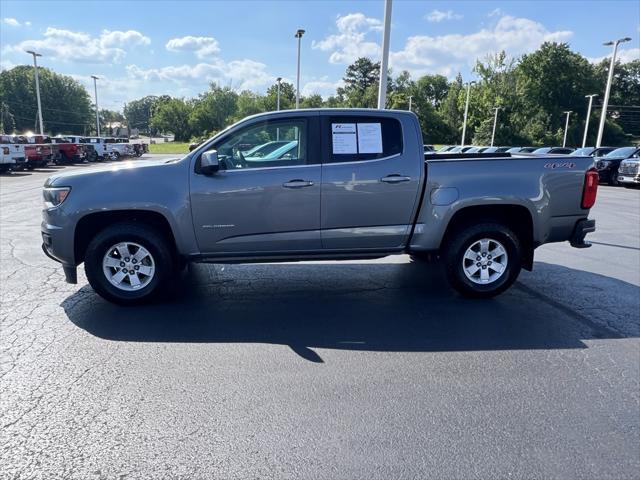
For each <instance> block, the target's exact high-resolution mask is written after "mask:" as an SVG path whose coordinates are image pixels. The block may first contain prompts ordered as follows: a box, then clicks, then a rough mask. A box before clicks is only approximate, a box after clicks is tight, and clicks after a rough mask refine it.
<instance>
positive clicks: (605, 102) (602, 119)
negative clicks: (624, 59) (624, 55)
mask: <svg viewBox="0 0 640 480" xmlns="http://www.w3.org/2000/svg"><path fill="white" fill-rule="evenodd" d="M630 40H631V38H629V37H625V38H620V39H618V40H616V41H613V40H612V41H609V42H606V43H603V45H605V46H610V45H613V55H611V64H610V65H609V77H608V78H607V87H606V88H605V90H604V100H603V102H602V113H601V115H600V126H599V127H598V139H597V140H596V148H598V147H600V144H601V143H602V133H603V132H604V123H605V120H606V119H607V107H608V106H609V94H610V93H611V83H612V82H613V70H614V68H615V66H616V54H617V53H618V45H619V44H621V43H624V42H629V41H630Z"/></svg>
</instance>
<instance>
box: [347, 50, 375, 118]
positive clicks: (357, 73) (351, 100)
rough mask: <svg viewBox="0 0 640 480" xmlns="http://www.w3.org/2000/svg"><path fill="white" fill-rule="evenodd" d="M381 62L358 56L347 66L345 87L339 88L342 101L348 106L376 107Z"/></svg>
mask: <svg viewBox="0 0 640 480" xmlns="http://www.w3.org/2000/svg"><path fill="white" fill-rule="evenodd" d="M379 78H380V62H376V63H374V62H372V61H371V60H370V59H368V58H366V57H360V58H358V59H357V60H356V61H355V62H354V63H352V64H351V65H349V66H348V67H347V70H346V72H345V75H344V78H343V81H344V87H339V88H338V90H337V94H338V98H339V99H340V102H341V103H342V104H343V105H344V106H346V107H352V108H358V107H360V108H375V107H376V106H377V104H378V80H379Z"/></svg>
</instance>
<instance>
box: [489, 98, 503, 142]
mask: <svg viewBox="0 0 640 480" xmlns="http://www.w3.org/2000/svg"><path fill="white" fill-rule="evenodd" d="M500 108H501V107H494V110H495V111H496V113H495V116H494V117H493V132H491V146H492V147H493V140H494V139H495V137H496V124H497V123H498V110H500Z"/></svg>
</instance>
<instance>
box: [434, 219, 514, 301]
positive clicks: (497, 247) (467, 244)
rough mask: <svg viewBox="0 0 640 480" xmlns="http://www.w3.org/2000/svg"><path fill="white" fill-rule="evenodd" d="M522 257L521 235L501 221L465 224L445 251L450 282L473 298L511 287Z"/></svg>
mask: <svg viewBox="0 0 640 480" xmlns="http://www.w3.org/2000/svg"><path fill="white" fill-rule="evenodd" d="M521 258H522V255H521V247H520V242H519V241H518V237H517V236H516V235H515V234H514V233H513V232H512V231H511V230H510V229H509V228H507V227H506V226H505V225H502V224H500V223H481V224H477V225H469V226H467V227H464V228H462V229H461V230H459V231H458V232H457V233H456V234H455V235H454V237H453V238H452V240H451V243H450V244H449V245H448V246H447V247H446V248H445V252H444V262H445V265H446V269H447V276H448V278H449V282H450V283H451V285H452V286H453V287H454V288H455V289H456V290H457V291H458V292H460V293H461V294H462V295H464V296H465V297H472V298H490V297H494V296H496V295H498V294H500V293H502V292H504V291H505V290H506V289H507V288H509V287H510V286H511V285H512V284H513V282H515V280H516V279H517V278H518V275H519V274H520V269H521Z"/></svg>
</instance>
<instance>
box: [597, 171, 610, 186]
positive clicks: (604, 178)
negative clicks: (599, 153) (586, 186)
mask: <svg viewBox="0 0 640 480" xmlns="http://www.w3.org/2000/svg"><path fill="white" fill-rule="evenodd" d="M612 177H613V170H611V169H609V168H603V169H602V170H598V180H599V181H600V183H610V182H611V178H612Z"/></svg>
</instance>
